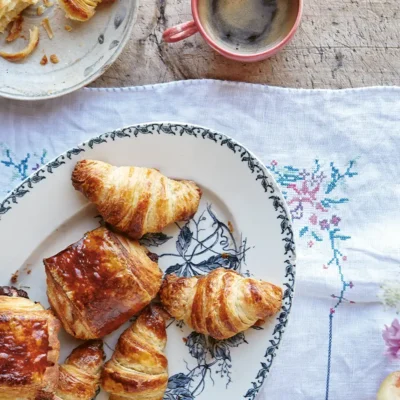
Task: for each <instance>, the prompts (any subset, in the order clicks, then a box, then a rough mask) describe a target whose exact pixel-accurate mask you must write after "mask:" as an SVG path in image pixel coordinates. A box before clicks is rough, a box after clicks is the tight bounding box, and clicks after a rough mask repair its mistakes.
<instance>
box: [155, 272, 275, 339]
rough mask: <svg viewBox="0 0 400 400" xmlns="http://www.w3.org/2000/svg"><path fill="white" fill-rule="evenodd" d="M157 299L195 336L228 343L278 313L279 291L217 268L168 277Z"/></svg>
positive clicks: (269, 284) (257, 281)
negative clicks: (201, 274) (230, 339)
mask: <svg viewBox="0 0 400 400" xmlns="http://www.w3.org/2000/svg"><path fill="white" fill-rule="evenodd" d="M160 298H161V301H162V304H163V305H164V307H165V309H166V310H167V311H168V312H169V313H170V314H171V315H172V316H173V317H174V318H176V319H178V320H182V321H185V323H186V324H187V325H189V326H190V327H191V328H193V329H194V330H195V331H196V332H199V333H203V334H205V335H210V336H212V337H213V338H215V339H218V340H222V339H228V338H230V337H232V336H234V335H236V334H238V333H239V332H243V331H245V330H246V329H248V328H250V327H251V326H254V325H258V324H260V323H262V322H263V321H264V320H265V319H266V318H267V317H270V316H271V315H273V314H275V313H277V312H278V311H279V309H280V308H281V305H282V289H281V288H280V287H277V286H275V285H273V284H271V283H268V282H265V281H260V280H257V279H253V278H246V277H243V276H241V275H240V274H238V273H237V272H235V271H232V270H227V269H224V268H217V269H215V270H214V271H212V272H210V273H209V274H208V275H205V276H201V277H193V278H179V277H177V276H176V275H167V276H166V278H165V280H164V282H163V284H162V287H161V290H160Z"/></svg>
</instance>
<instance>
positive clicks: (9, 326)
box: [0, 287, 61, 400]
mask: <svg viewBox="0 0 400 400" xmlns="http://www.w3.org/2000/svg"><path fill="white" fill-rule="evenodd" d="M0 292H1V293H2V295H0V398H1V399H2V400H16V399H17V400H21V399H23V400H38V399H41V400H50V399H52V398H53V396H54V390H55V387H56V385H57V381H58V365H57V362H58V357H59V353H60V342H59V341H58V337H57V335H58V331H59V330H60V327H61V326H60V323H59V322H58V320H57V319H56V318H55V317H54V315H53V314H52V313H51V311H48V310H45V309H44V308H43V307H42V306H41V305H40V304H39V303H34V302H33V301H31V300H29V299H28V298H27V294H26V293H25V292H23V291H20V290H18V289H15V288H8V287H6V288H2V289H1V290H0ZM3 293H5V295H3ZM20 295H22V296H23V297H19V296H20Z"/></svg>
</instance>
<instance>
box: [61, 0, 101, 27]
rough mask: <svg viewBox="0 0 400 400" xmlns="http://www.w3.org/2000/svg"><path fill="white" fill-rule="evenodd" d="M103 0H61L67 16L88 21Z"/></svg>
mask: <svg viewBox="0 0 400 400" xmlns="http://www.w3.org/2000/svg"><path fill="white" fill-rule="evenodd" d="M100 3H101V0H59V4H60V7H61V8H62V9H63V10H64V11H65V14H66V15H65V16H66V17H67V18H69V19H74V20H76V21H81V22H84V21H87V20H89V19H90V18H92V17H93V15H94V13H95V11H96V8H97V6H98V5H99V4H100Z"/></svg>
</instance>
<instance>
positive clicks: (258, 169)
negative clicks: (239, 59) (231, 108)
mask: <svg viewBox="0 0 400 400" xmlns="http://www.w3.org/2000/svg"><path fill="white" fill-rule="evenodd" d="M154 134H158V135H162V134H164V135H174V136H183V135H186V136H192V137H194V138H197V139H203V140H210V141H213V142H215V143H216V144H217V145H220V146H225V147H227V148H228V149H229V150H231V151H232V152H233V153H235V154H237V155H238V157H240V160H241V161H242V162H244V163H246V164H247V167H248V168H249V169H250V171H251V172H252V174H254V176H255V179H256V181H259V182H260V184H261V186H262V188H263V189H264V192H265V193H266V194H267V196H268V199H269V200H270V201H272V202H273V207H274V209H275V211H276V213H277V219H279V220H281V223H280V224H281V234H282V236H283V238H282V241H283V242H284V253H285V255H286V256H287V258H286V260H285V265H286V274H285V278H286V281H285V282H284V283H283V285H284V287H285V289H284V293H283V303H282V308H281V311H280V313H279V315H278V316H277V318H276V321H277V323H276V325H275V327H274V331H273V339H272V340H270V341H269V342H270V346H268V348H267V349H266V352H265V354H264V358H265V359H264V360H263V361H262V362H260V365H261V368H260V369H259V371H258V373H257V375H256V377H255V378H254V380H253V381H252V382H251V386H250V388H249V389H248V391H247V392H246V393H245V394H244V395H243V397H244V398H246V399H250V400H254V399H255V398H256V396H257V394H258V392H259V391H260V389H261V387H262V385H263V384H264V381H265V379H266V377H267V375H268V373H269V371H270V368H271V366H272V363H273V361H274V358H275V356H276V350H277V349H278V348H279V345H280V343H281V340H282V336H283V333H284V331H285V327H286V325H287V322H288V317H289V314H290V311H291V308H292V302H293V295H294V285H295V269H296V266H295V262H296V250H295V243H294V235H293V229H292V222H291V220H290V217H289V212H288V208H287V205H286V203H285V202H284V200H283V195H282V193H281V192H280V189H279V188H278V185H277V183H276V182H275V179H274V178H273V177H272V176H271V175H270V173H269V172H268V171H267V169H266V168H265V166H264V165H263V164H262V163H261V162H260V161H259V160H258V159H257V157H255V156H254V155H253V154H252V153H251V152H250V151H249V150H247V149H246V148H245V147H244V146H242V145H241V144H240V143H238V142H236V141H235V140H233V139H231V138H230V137H228V136H226V135H223V134H221V133H218V132H215V131H213V130H210V129H207V128H204V127H200V126H194V125H187V124H180V123H173V122H171V123H170V122H164V123H158V122H156V123H148V124H139V125H134V126H130V127H127V128H123V129H121V130H115V131H112V132H108V133H105V134H103V135H100V136H97V137H94V138H92V139H90V140H88V141H86V142H84V143H82V144H81V145H79V146H77V147H75V148H72V149H71V150H68V151H67V152H65V153H63V154H61V155H60V156H58V157H57V158H55V159H54V160H53V161H50V162H49V163H47V164H46V165H45V166H43V167H42V168H40V169H39V170H38V171H37V172H35V173H34V174H33V175H31V176H30V177H29V178H27V179H26V180H25V181H23V182H22V183H21V184H20V185H19V186H18V187H17V188H16V189H14V190H13V191H12V192H11V193H10V194H9V195H8V196H7V197H6V198H5V199H4V200H3V201H2V202H0V216H1V215H4V214H6V213H8V212H10V210H11V209H13V208H15V205H17V204H18V199H20V198H22V197H24V196H26V195H27V194H28V193H30V192H31V190H33V188H34V187H35V186H36V185H37V184H39V183H40V182H41V181H42V180H44V179H46V176H47V175H48V174H53V173H54V170H55V169H57V168H60V167H61V166H62V165H64V164H66V162H67V161H68V160H72V158H73V157H75V156H77V155H79V154H80V153H82V152H85V151H86V149H87V148H90V149H93V147H94V146H98V145H101V144H103V143H107V142H108V141H109V140H112V141H115V140H120V139H129V138H131V139H135V138H137V137H138V136H139V135H154ZM0 221H1V218H0Z"/></svg>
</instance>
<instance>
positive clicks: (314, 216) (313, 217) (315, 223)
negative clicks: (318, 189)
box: [309, 214, 318, 225]
mask: <svg viewBox="0 0 400 400" xmlns="http://www.w3.org/2000/svg"><path fill="white" fill-rule="evenodd" d="M309 221H310V223H311V224H313V225H317V223H318V217H317V216H316V215H315V214H313V215H311V217H310V218H309Z"/></svg>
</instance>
